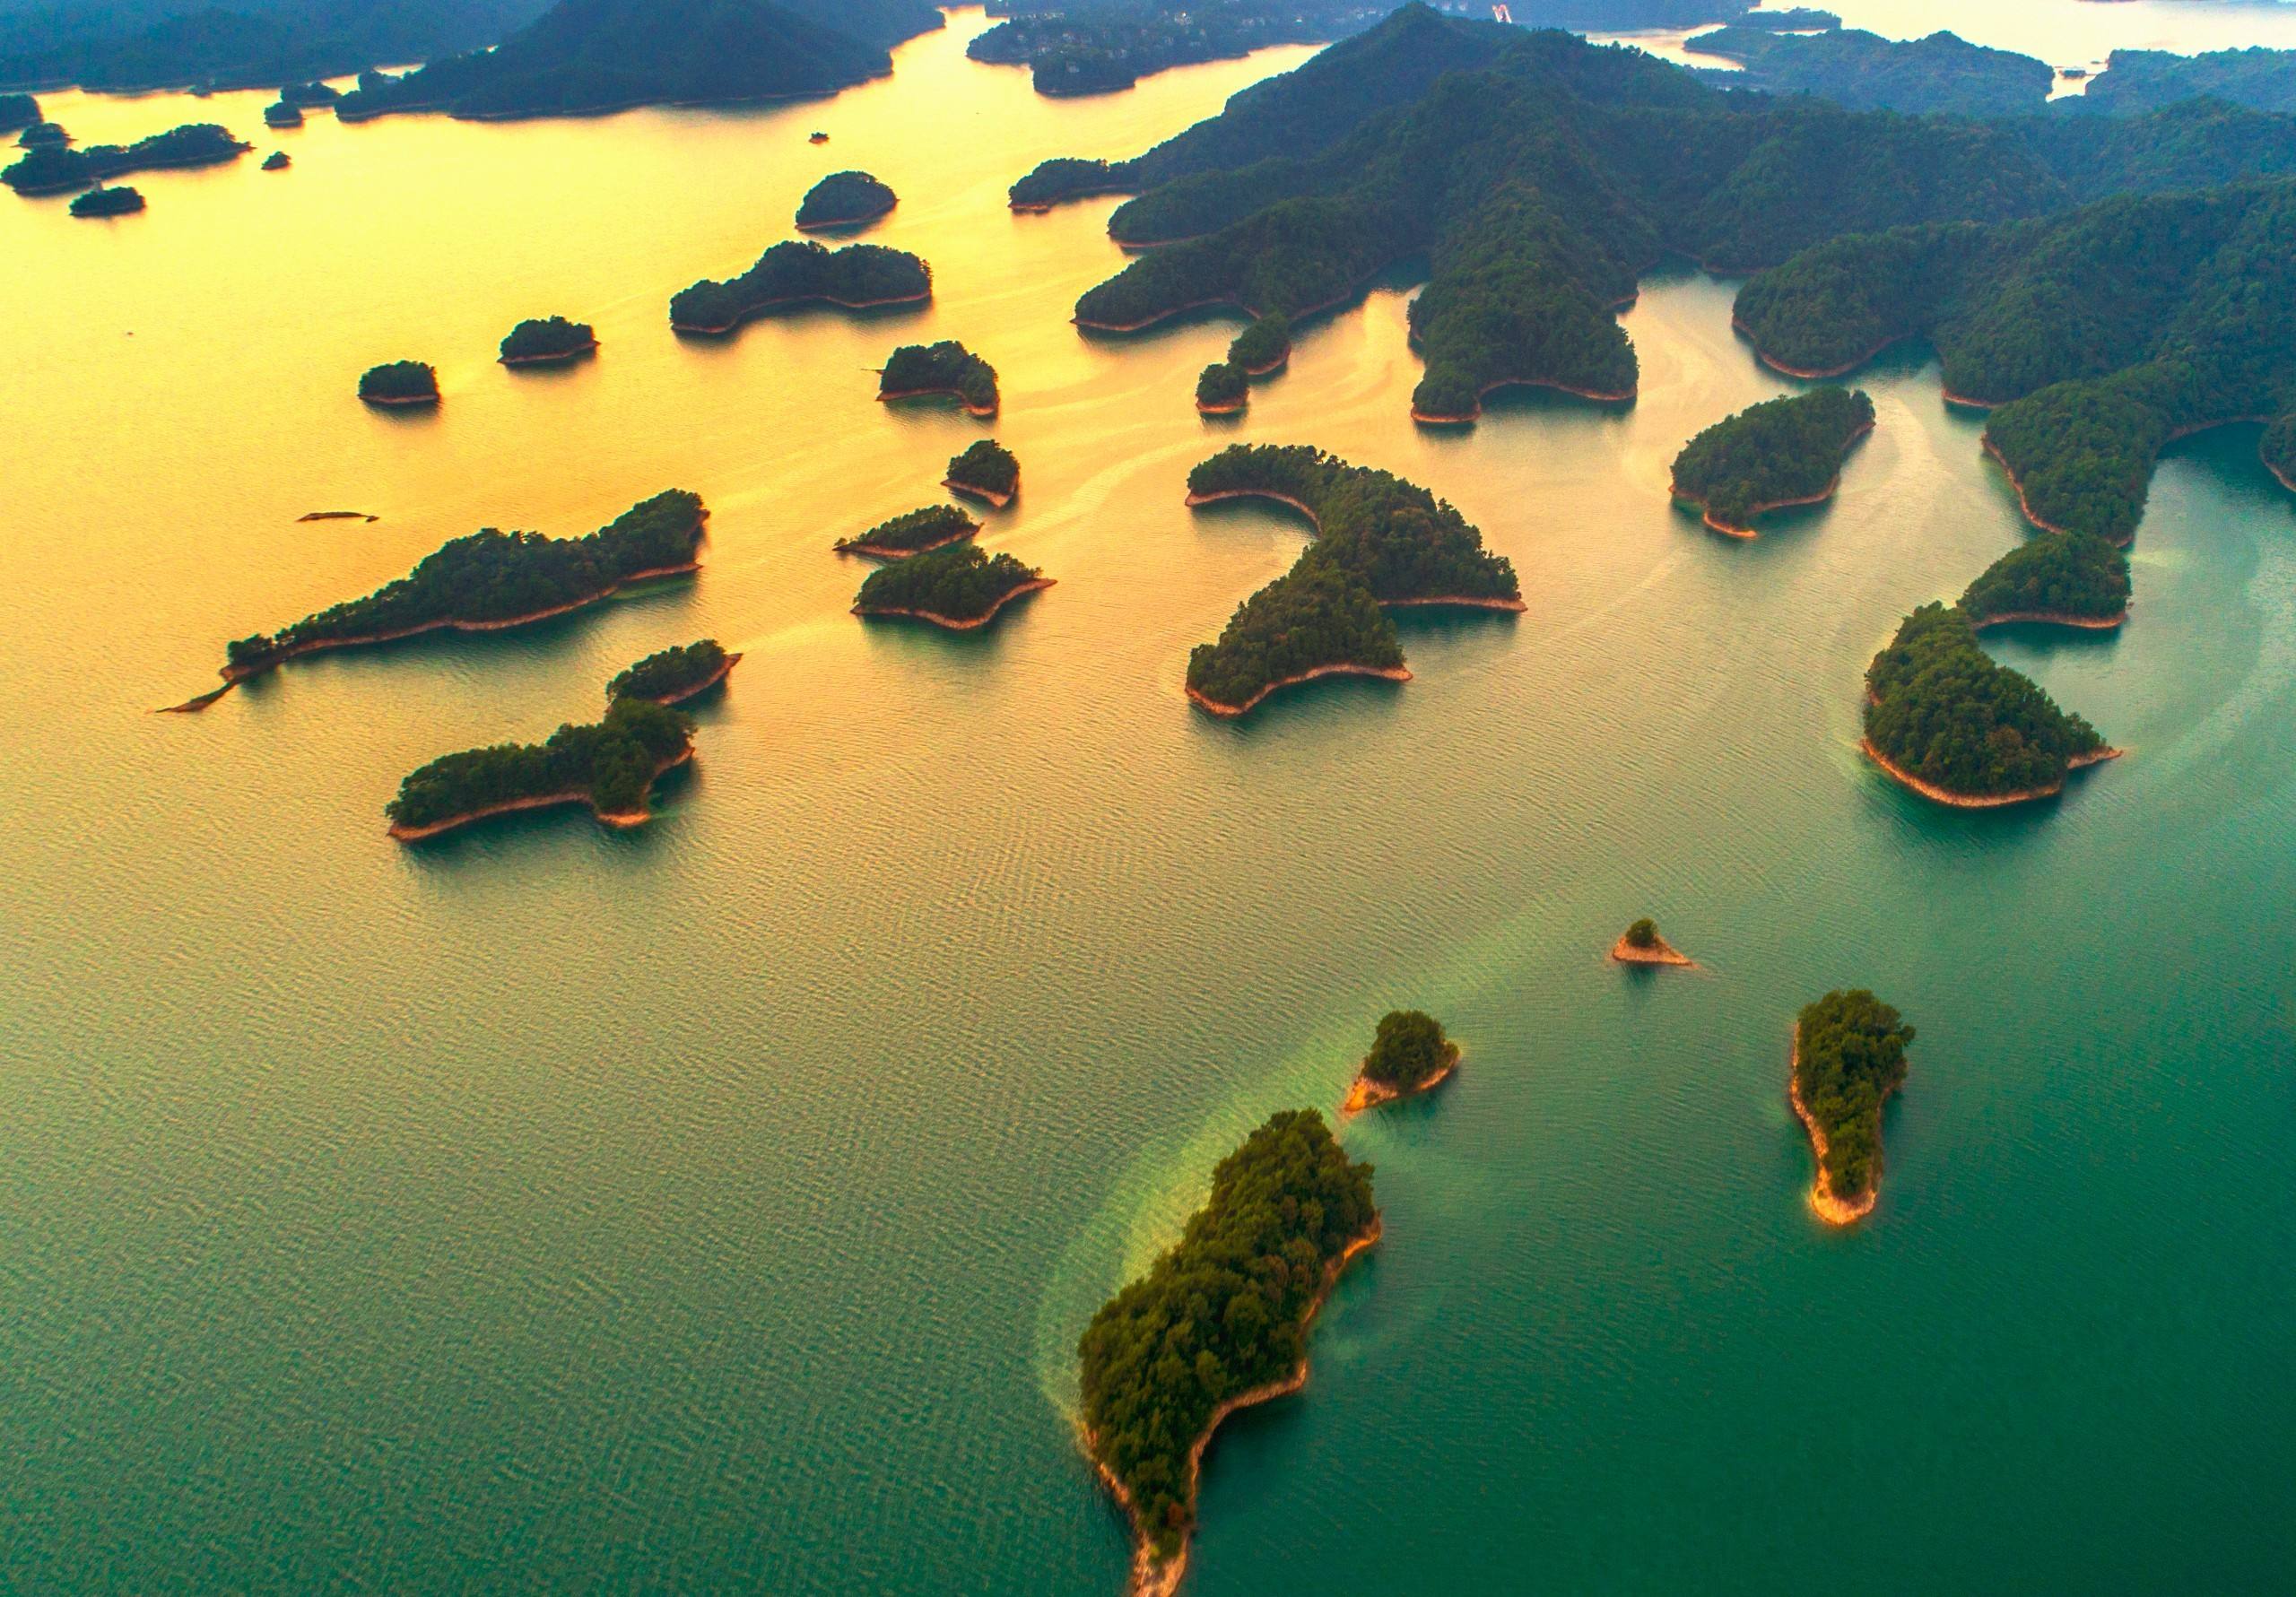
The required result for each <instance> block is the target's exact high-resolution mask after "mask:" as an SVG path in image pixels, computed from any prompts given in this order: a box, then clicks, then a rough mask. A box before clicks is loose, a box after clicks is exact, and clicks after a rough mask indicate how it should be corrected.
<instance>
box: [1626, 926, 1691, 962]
mask: <svg viewBox="0 0 2296 1597" xmlns="http://www.w3.org/2000/svg"><path fill="white" fill-rule="evenodd" d="M1611 958H1612V959H1614V960H1616V961H1617V962H1618V963H1619V964H1621V965H1654V966H1667V965H1673V966H1679V967H1682V968H1692V967H1694V966H1696V965H1697V963H1698V961H1697V960H1695V959H1691V958H1690V957H1689V956H1688V955H1686V954H1683V953H1682V952H1681V951H1680V950H1677V949H1676V948H1675V947H1674V944H1672V943H1670V942H1667V941H1666V940H1665V938H1663V937H1661V936H1659V935H1658V923H1657V922H1656V921H1654V920H1650V919H1648V918H1647V917H1646V918H1644V919H1642V920H1639V921H1636V922H1635V923H1634V924H1632V925H1631V926H1629V927H1627V929H1626V930H1625V931H1623V932H1622V933H1619V939H1618V941H1617V942H1614V943H1613V944H1611Z"/></svg>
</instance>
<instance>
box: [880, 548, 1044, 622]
mask: <svg viewBox="0 0 2296 1597" xmlns="http://www.w3.org/2000/svg"><path fill="white" fill-rule="evenodd" d="M1050 586H1052V578H1051V577H1047V576H1046V575H1045V574H1044V573H1043V572H1041V571H1039V570H1038V569H1037V568H1035V567H1034V566H1026V565H1022V563H1021V562H1020V561H1019V560H1015V559H1013V557H1012V556H1011V555H1009V554H996V555H991V554H989V553H988V552H987V551H986V550H984V549H982V548H981V546H980V545H979V544H978V543H973V542H961V543H952V544H951V545H949V546H948V547H947V548H945V549H935V550H931V551H927V552H926V553H923V554H917V555H912V556H910V557H909V559H907V560H894V561H893V562H892V563H891V564H890V565H885V566H880V567H878V568H877V569H875V570H874V571H872V572H870V573H869V576H868V578H867V580H865V581H864V582H863V583H862V585H861V591H860V593H859V594H857V595H855V597H854V600H853V613H854V614H856V615H859V616H905V617H908V618H909V619H911V620H914V621H930V622H931V623H932V624H933V625H935V626H936V627H940V628H944V629H946V630H948V631H951V632H970V631H972V630H974V629H976V628H979V627H986V626H987V625H988V623H989V622H991V621H995V620H996V615H997V612H999V611H1001V610H1003V609H1004V608H1005V606H1006V605H1007V604H1010V603H1013V601H1014V600H1016V599H1022V598H1026V597H1027V596H1028V595H1031V594H1033V593H1038V592H1040V591H1041V590H1043V589H1045V588H1048V587H1050Z"/></svg>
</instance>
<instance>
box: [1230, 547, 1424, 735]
mask: <svg viewBox="0 0 2296 1597" xmlns="http://www.w3.org/2000/svg"><path fill="white" fill-rule="evenodd" d="M1314 553H1315V550H1314V549H1313V548H1312V547H1310V548H1309V551H1308V552H1307V554H1303V555H1301V556H1300V560H1299V562H1298V563H1297V564H1295V565H1294V566H1293V567H1292V568H1291V569H1290V570H1289V571H1286V572H1285V573H1284V574H1283V576H1281V577H1277V578H1276V579H1275V580H1274V582H1271V583H1269V584H1268V585H1267V586H1265V587H1264V588H1261V589H1260V590H1259V591H1258V592H1257V593H1256V594H1254V595H1251V596H1250V597H1249V598H1248V599H1246V600H1245V601H1244V602H1243V603H1241V604H1239V605H1238V606H1237V607H1236V613H1235V614H1234V615H1232V616H1231V617H1229V618H1228V624H1227V625H1226V626H1225V627H1223V628H1222V629H1221V631H1220V637H1219V639H1218V641H1216V642H1213V643H1199V644H1197V645H1196V647H1195V648H1193V649H1191V650H1190V651H1189V652H1188V657H1187V687H1188V691H1189V692H1191V693H1193V694H1196V695H1198V696H1200V697H1201V698H1203V699H1207V700H1209V701H1210V702H1211V703H1212V704H1213V705H1215V706H1219V707H1223V708H1225V709H1228V710H1231V711H1240V710H1246V709H1249V708H1250V707H1252V706H1253V705H1254V704H1256V703H1257V702H1258V701H1259V700H1260V699H1263V698H1265V696H1266V695H1267V694H1268V692H1269V691H1270V690H1273V689H1274V688H1277V687H1280V686H1282V685H1283V683H1285V682H1289V681H1300V680H1301V679H1302V678H1305V677H1307V676H1310V675H1312V674H1314V673H1318V672H1326V671H1333V670H1353V671H1369V672H1393V671H1400V670H1402V669H1403V645H1402V644H1401V643H1400V642H1398V641H1397V640H1396V629H1395V623H1394V622H1393V621H1389V620H1388V619H1387V612H1386V611H1384V610H1382V609H1380V608H1379V602H1378V600H1377V599H1375V598H1373V597H1372V596H1371V590H1370V588H1368V587H1366V586H1363V579H1362V577H1360V576H1358V575H1356V574H1355V573H1354V572H1352V571H1351V570H1349V569H1347V568H1345V567H1343V566H1340V565H1337V564H1335V563H1334V562H1332V561H1331V560H1311V559H1310V558H1309V556H1312V555H1313V554H1314Z"/></svg>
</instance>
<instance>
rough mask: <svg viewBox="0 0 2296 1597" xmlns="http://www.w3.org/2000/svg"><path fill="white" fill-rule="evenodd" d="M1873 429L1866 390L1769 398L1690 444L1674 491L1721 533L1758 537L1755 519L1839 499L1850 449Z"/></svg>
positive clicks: (1677, 466) (1678, 465)
mask: <svg viewBox="0 0 2296 1597" xmlns="http://www.w3.org/2000/svg"><path fill="white" fill-rule="evenodd" d="M1873 430H1874V402H1873V400H1871V399H1870V398H1868V397H1867V396H1866V395H1865V394H1864V393H1863V392H1862V391H1851V390H1848V389H1844V388H1813V389H1812V390H1811V391H1810V392H1809V393H1807V394H1796V395H1787V396H1786V397H1784V398H1782V399H1770V400H1764V401H1763V402H1762V403H1761V404H1753V405H1748V406H1747V407H1746V408H1745V409H1744V410H1743V411H1740V412H1738V413H1737V414H1736V415H1735V416H1732V417H1729V418H1727V419H1726V420H1725V421H1717V422H1716V423H1715V424H1714V425H1713V426H1711V427H1709V428H1708V429H1707V430H1705V431H1703V432H1701V433H1700V434H1699V435H1698V436H1697V437H1696V438H1692V439H1691V441H1690V442H1689V443H1687V444H1685V445H1683V452H1682V453H1681V454H1680V455H1678V456H1675V457H1674V497H1675V498H1676V499H1681V500H1683V501H1685V502H1686V503H1688V504H1691V505H1694V506H1696V507H1697V508H1698V509H1699V510H1700V512H1701V513H1702V516H1703V519H1704V521H1705V523H1706V525H1707V526H1709V527H1710V528H1711V529H1713V530H1714V531H1715V532H1718V533H1721V534H1726V535H1727V536H1729V537H1733V538H1752V537H1753V536H1755V533H1754V526H1753V522H1754V518H1755V517H1756V516H1761V515H1764V514H1766V513H1768V512H1769V511H1771V510H1782V509H1784V508H1787V506H1789V505H1814V504H1817V503H1819V502H1821V501H1822V500H1824V499H1831V498H1832V497H1833V493H1834V490H1836V489H1837V488H1839V487H1840V486H1841V467H1842V463H1843V461H1845V460H1847V459H1848V456H1849V450H1850V447H1851V446H1852V445H1854V444H1855V443H1857V440H1858V439H1859V438H1864V437H1865V435H1866V434H1867V433H1869V432H1871V431H1873Z"/></svg>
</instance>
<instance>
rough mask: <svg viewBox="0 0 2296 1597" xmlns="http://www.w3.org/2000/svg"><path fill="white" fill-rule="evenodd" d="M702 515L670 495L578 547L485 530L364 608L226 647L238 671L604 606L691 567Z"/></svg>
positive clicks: (685, 498)
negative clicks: (617, 590)
mask: <svg viewBox="0 0 2296 1597" xmlns="http://www.w3.org/2000/svg"><path fill="white" fill-rule="evenodd" d="M704 516H705V512H704V511H703V509H702V506H701V499H700V495H698V494H691V493H687V492H684V491H683V490H677V489H672V490H669V491H668V492H666V493H658V494H656V495H655V496H654V497H653V498H652V499H646V500H643V501H641V502H639V504H636V505H633V506H631V508H629V509H627V510H625V511H623V512H622V514H621V515H620V516H615V517H614V518H613V521H611V522H609V523H607V524H606V525H604V526H603V527H600V528H599V529H598V530H597V531H596V532H595V533H590V534H586V535H584V536H582V537H579V538H549V537H544V535H543V534H540V533H504V532H498V531H496V530H495V529H494V528H492V527H482V528H481V529H480V530H479V531H477V532H475V533H472V534H467V535H465V536H464V537H460V538H454V539H450V540H448V542H446V543H445V544H443V545H442V546H440V547H439V549H437V550H436V551H433V552H431V553H430V554H427V555H425V556H423V557H422V561H421V562H420V563H419V564H417V565H416V566H415V568H414V569H413V571H411V572H409V573H408V574H407V575H406V576H404V577H400V578H399V579H398V580H396V582H391V583H387V584H386V585H385V586H382V587H380V588H378V589H377V590H376V591H375V592H374V593H372V594H370V595H367V596H366V597H365V598H363V599H352V600H351V601H349V602H348V603H342V604H336V605H334V606H332V607H330V608H328V609H326V610H322V611H320V612H318V613H317V614H316V615H309V616H306V617H304V618H303V619H302V620H301V621H297V622H295V623H294V624H293V625H292V626H289V627H283V628H281V629H279V631H278V632H276V633H272V634H265V633H261V632H258V633H257V634H255V635H254V636H252V637H249V638H240V639H239V640H238V641H236V642H234V643H233V644H232V645H231V646H230V662H231V664H232V665H233V666H235V667H239V668H248V667H255V666H259V665H261V664H264V663H265V662H267V661H270V660H274V659H277V658H279V657H281V656H282V655H285V654H287V653H289V652H291V651H293V650H296V649H300V648H307V647H312V646H314V645H320V644H328V643H337V642H349V641H356V640H360V639H363V638H376V637H381V636H385V635H388V636H397V635H400V634H402V633H405V632H408V631H413V630H415V629H420V628H422V627H425V626H435V625H438V624H439V623H441V622H451V621H510V620H514V619H517V618H520V617H525V616H531V615H534V614H535V613H537V612H543V611H552V610H556V609H558V608H560V607H561V606H568V605H572V604H578V603H584V602H586V601H587V600H591V599H596V598H601V597H603V596H604V595H606V594H608V593H611V592H612V591H613V589H614V587H615V586H618V585H620V584H622V583H624V582H627V581H629V580H630V579H631V578H632V577H637V576H639V575H641V574H643V573H647V572H652V571H660V570H668V569H676V568H683V567H687V566H690V565H691V564H692V561H693V556H694V551H695V550H696V549H697V548H698V547H700V542H701V524H702V520H703V517H704Z"/></svg>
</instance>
